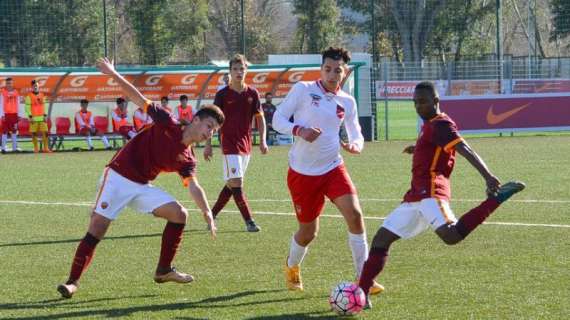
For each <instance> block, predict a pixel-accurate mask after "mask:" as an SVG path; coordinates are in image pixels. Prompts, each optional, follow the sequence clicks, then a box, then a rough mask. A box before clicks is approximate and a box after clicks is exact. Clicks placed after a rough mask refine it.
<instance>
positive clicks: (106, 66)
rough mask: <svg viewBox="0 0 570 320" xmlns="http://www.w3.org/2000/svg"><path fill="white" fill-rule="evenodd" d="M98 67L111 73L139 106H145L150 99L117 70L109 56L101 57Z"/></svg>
mask: <svg viewBox="0 0 570 320" xmlns="http://www.w3.org/2000/svg"><path fill="white" fill-rule="evenodd" d="M96 66H97V69H98V70H99V71H101V73H103V74H106V75H109V76H111V77H113V79H115V81H117V83H118V84H119V85H120V86H121V89H123V92H124V93H125V96H126V97H127V98H128V99H129V100H131V101H132V102H134V103H135V104H136V105H137V106H141V107H143V106H144V105H145V104H146V103H147V101H148V99H146V98H145V97H144V96H143V95H142V93H140V91H139V90H138V89H137V88H136V87H135V86H134V85H133V84H132V83H130V82H129V81H127V79H125V78H124V77H123V76H122V75H120V74H119V73H118V72H117V70H115V66H113V62H112V61H110V60H109V59H108V58H106V57H105V58H99V59H98V60H97V63H96Z"/></svg>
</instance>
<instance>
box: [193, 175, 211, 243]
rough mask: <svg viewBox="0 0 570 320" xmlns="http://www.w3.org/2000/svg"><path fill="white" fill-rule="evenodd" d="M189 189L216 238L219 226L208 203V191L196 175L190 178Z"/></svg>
mask: <svg viewBox="0 0 570 320" xmlns="http://www.w3.org/2000/svg"><path fill="white" fill-rule="evenodd" d="M188 190H189V191H190V195H191V196H192V199H194V203H196V205H197V206H198V208H199V209H200V211H202V216H203V217H204V220H205V221H206V223H207V224H208V226H209V227H210V228H209V229H210V232H211V234H212V238H215V237H216V230H217V228H216V223H215V221H214V217H213V216H212V210H210V205H209V204H208V199H207V198H206V193H205V192H204V189H202V186H200V184H199V183H198V180H197V179H196V177H194V178H192V179H191V180H190V182H189V184H188Z"/></svg>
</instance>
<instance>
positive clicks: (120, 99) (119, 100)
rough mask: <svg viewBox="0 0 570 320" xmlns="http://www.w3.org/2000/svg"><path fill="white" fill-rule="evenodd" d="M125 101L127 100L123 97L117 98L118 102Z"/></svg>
mask: <svg viewBox="0 0 570 320" xmlns="http://www.w3.org/2000/svg"><path fill="white" fill-rule="evenodd" d="M123 102H125V99H123V98H121V97H118V98H117V104H121V103H123Z"/></svg>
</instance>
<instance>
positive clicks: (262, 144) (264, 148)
mask: <svg viewBox="0 0 570 320" xmlns="http://www.w3.org/2000/svg"><path fill="white" fill-rule="evenodd" d="M259 150H260V151H261V154H267V152H268V151H269V147H268V146H267V142H266V141H265V140H264V141H261V142H260V143H259Z"/></svg>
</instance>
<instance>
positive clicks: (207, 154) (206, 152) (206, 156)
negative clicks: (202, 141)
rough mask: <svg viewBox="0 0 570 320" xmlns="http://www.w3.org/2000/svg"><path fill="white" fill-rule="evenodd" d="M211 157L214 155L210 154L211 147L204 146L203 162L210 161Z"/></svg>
mask: <svg viewBox="0 0 570 320" xmlns="http://www.w3.org/2000/svg"><path fill="white" fill-rule="evenodd" d="M213 155H214V153H213V152H212V145H211V144H206V146H205V147H204V160H206V161H210V160H212V157H213Z"/></svg>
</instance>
